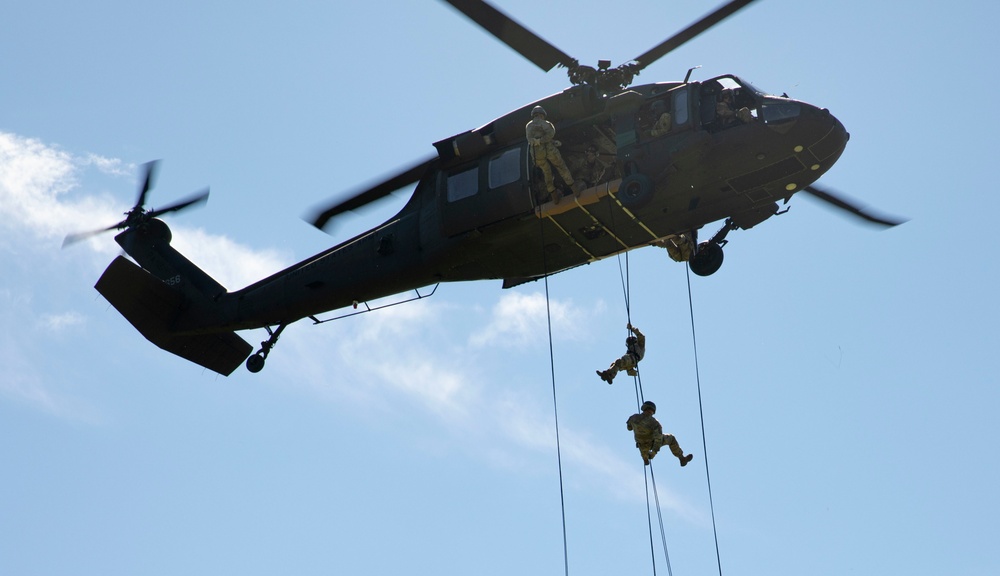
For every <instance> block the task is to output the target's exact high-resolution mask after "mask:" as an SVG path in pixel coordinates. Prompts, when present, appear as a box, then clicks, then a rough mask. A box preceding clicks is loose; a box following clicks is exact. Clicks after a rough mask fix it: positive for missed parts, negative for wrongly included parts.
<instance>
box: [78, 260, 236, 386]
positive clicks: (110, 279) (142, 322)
mask: <svg viewBox="0 0 1000 576" xmlns="http://www.w3.org/2000/svg"><path fill="white" fill-rule="evenodd" d="M95 288H97V291H98V292H100V293H101V294H102V295H103V296H104V297H105V298H107V300H108V302H110V303H111V305H112V306H114V307H115V308H116V309H117V310H118V311H119V312H121V314H122V316H124V317H125V318H126V319H127V320H128V321H129V322H130V323H131V324H132V326H135V328H136V330H138V331H139V332H140V333H141V334H142V335H143V336H145V337H146V339H147V340H149V341H150V342H152V343H153V344H156V345H157V346H159V347H160V348H162V349H164V350H166V351H167V352H171V353H173V354H176V355H178V356H180V357H181V358H185V359H187V360H190V361H191V362H194V363H195V364H198V365H199V366H204V367H205V368H208V369H209V370H212V371H215V372H218V373H219V374H222V375H224V376H228V375H230V374H232V372H233V370H236V368H238V367H239V366H240V364H242V363H243V361H244V360H246V358H247V356H249V355H250V353H251V352H253V347H252V346H251V345H250V344H249V343H247V342H246V340H243V339H242V338H240V337H239V336H237V335H236V333H235V332H218V333H212V334H175V333H174V332H172V331H171V326H173V324H174V321H175V320H176V319H177V316H178V315H179V314H180V313H181V311H182V310H183V309H185V308H186V307H188V305H189V303H188V302H186V299H185V297H184V295H182V294H181V293H180V292H178V291H177V290H174V289H172V288H171V287H169V286H167V285H166V284H164V283H163V282H162V281H160V280H159V279H158V278H156V277H155V276H153V275H152V274H150V273H149V272H146V271H145V270H143V269H142V268H140V267H139V266H136V265H135V264H133V263H132V262H131V261H129V260H128V259H127V258H124V257H122V256H118V257H117V258H115V259H114V261H113V262H111V265H110V266H108V269H107V270H105V271H104V274H102V275H101V278H100V280H98V281H97V284H96V285H95ZM189 313H190V312H189Z"/></svg>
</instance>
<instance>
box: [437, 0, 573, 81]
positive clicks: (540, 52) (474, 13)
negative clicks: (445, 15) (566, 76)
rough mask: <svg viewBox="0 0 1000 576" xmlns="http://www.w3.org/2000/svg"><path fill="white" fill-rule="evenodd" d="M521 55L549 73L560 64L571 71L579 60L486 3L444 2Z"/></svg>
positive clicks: (457, 0)
mask: <svg viewBox="0 0 1000 576" xmlns="http://www.w3.org/2000/svg"><path fill="white" fill-rule="evenodd" d="M445 2H447V3H448V4H451V5H452V6H453V7H454V8H455V9H456V10H458V11H459V12H461V13H462V14H465V15H466V16H467V17H468V18H469V19H470V20H472V21H473V22H475V23H476V24H479V25H480V26H482V27H483V28H484V29H485V30H486V31H487V32H489V33H490V34H492V35H494V36H496V37H497V39H499V40H500V41H501V42H503V43H504V44H506V45H507V46H510V47H511V48H513V49H514V50H515V51H517V53H518V54H520V55H521V56H524V57H525V58H527V59H528V60H530V61H531V63H532V64H534V65H535V66H538V67H539V68H541V69H542V70H544V71H546V72H548V71H549V70H552V68H554V67H555V66H556V65H557V64H559V65H562V66H565V67H566V68H572V67H573V66H576V65H577V61H576V60H574V59H573V58H571V57H570V56H568V55H567V54H566V53H565V52H563V51H562V50H560V49H558V48H556V47H555V46H553V45H552V44H549V43H548V42H547V41H545V40H544V39H542V38H541V37H540V36H539V35H537V34H535V33H534V32H532V31H531V30H528V29H527V28H525V27H524V26H522V25H521V24H520V23H518V22H517V21H515V20H514V19H513V18H511V17H510V16H508V15H506V14H504V13H503V12H501V11H500V10H498V9H496V8H494V7H493V6H491V5H490V4H487V3H486V2H484V1H483V0H445Z"/></svg>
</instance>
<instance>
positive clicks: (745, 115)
mask: <svg viewBox="0 0 1000 576" xmlns="http://www.w3.org/2000/svg"><path fill="white" fill-rule="evenodd" d="M715 115H716V116H717V117H718V119H719V125H720V126H722V127H723V128H728V127H730V126H732V125H734V124H736V123H737V122H739V123H742V124H747V123H748V122H750V120H752V119H753V116H751V115H750V109H749V108H747V107H746V106H744V107H742V108H739V109H737V108H736V103H735V102H734V100H733V91H732V89H730V88H726V89H725V90H723V91H722V95H721V96H720V98H719V102H718V103H717V104H716V105H715Z"/></svg>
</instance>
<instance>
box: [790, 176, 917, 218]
mask: <svg viewBox="0 0 1000 576" xmlns="http://www.w3.org/2000/svg"><path fill="white" fill-rule="evenodd" d="M802 191H803V192H808V193H809V194H812V195H813V197H815V198H819V199H820V200H822V201H824V202H827V203H829V204H831V205H833V206H836V207H837V208H840V209H841V210H844V211H846V212H849V213H851V214H854V215H855V216H857V217H858V218H862V219H864V220H867V221H868V222H872V223H874V224H879V225H881V226H886V227H892V226H898V225H900V224H902V223H903V222H906V220H898V219H889V218H887V217H880V216H876V215H874V214H872V213H870V212H867V211H866V210H865V209H864V208H863V207H861V206H859V205H858V204H855V203H854V202H851V201H848V200H846V199H844V198H842V197H840V196H839V195H836V194H834V193H832V192H829V191H826V190H822V189H820V188H818V187H816V185H815V184H813V185H811V186H806V187H805V188H803V189H802Z"/></svg>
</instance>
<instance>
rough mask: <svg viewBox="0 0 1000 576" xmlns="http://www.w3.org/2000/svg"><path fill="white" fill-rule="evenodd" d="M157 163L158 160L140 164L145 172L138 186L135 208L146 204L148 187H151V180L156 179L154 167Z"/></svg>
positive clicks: (158, 162) (158, 163)
mask: <svg viewBox="0 0 1000 576" xmlns="http://www.w3.org/2000/svg"><path fill="white" fill-rule="evenodd" d="M159 165H160V161H159V160H153V161H151V162H146V163H145V164H143V165H142V167H143V169H144V170H145V174H144V175H143V177H142V186H140V187H139V196H138V198H137V199H136V201H135V207H136V208H142V207H143V206H145V205H146V195H147V194H148V193H149V189H150V188H152V187H153V180H155V179H156V168H157V167H158V166H159Z"/></svg>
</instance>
